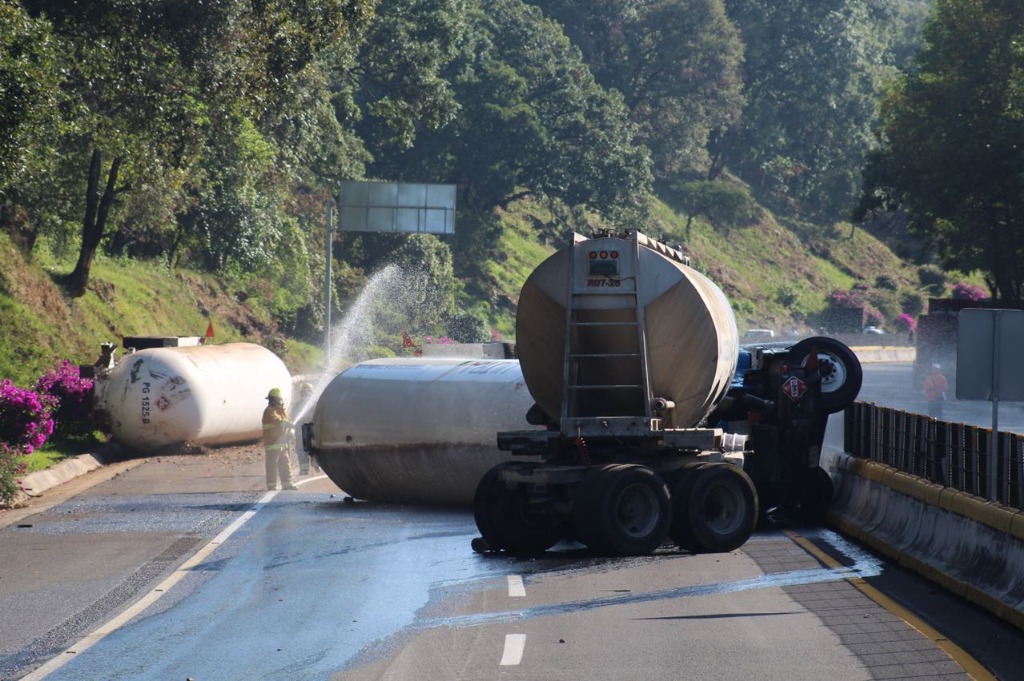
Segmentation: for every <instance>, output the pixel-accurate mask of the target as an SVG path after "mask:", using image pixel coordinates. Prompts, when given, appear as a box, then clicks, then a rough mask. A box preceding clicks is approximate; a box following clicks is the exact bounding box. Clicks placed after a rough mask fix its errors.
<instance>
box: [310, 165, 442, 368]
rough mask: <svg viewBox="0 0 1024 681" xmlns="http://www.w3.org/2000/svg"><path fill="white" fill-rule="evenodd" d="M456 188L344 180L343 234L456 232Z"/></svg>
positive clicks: (327, 288)
mask: <svg viewBox="0 0 1024 681" xmlns="http://www.w3.org/2000/svg"><path fill="white" fill-rule="evenodd" d="M455 189H456V188H455V185H453V184H417V183H410V182H363V181H347V180H346V181H343V182H342V183H341V185H340V187H339V190H338V224H337V230H338V231H339V232H405V233H426V234H454V233H455ZM333 208H334V207H333V206H332V205H330V204H328V206H327V244H326V256H325V257H326V259H327V262H326V266H325V267H324V273H325V274H324V309H325V311H324V366H325V367H330V366H332V362H331V258H332V256H333V249H332V245H333V235H334V224H333V222H334V217H333Z"/></svg>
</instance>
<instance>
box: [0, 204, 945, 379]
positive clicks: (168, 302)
mask: <svg viewBox="0 0 1024 681" xmlns="http://www.w3.org/2000/svg"><path fill="white" fill-rule="evenodd" d="M502 218H503V221H504V224H505V230H504V233H503V234H502V236H501V240H500V242H499V253H500V254H501V255H500V260H497V261H489V262H487V263H485V264H484V267H483V269H484V271H485V272H486V273H487V278H488V281H487V282H486V283H485V285H484V287H483V288H484V289H486V290H487V291H489V296H488V298H489V299H488V300H478V301H473V300H469V301H462V304H463V305H464V306H466V307H479V308H485V309H487V310H488V312H489V315H490V318H491V324H492V326H493V328H495V329H496V330H497V331H498V332H499V334H500V335H501V336H502V337H503V338H507V339H510V338H513V337H514V334H515V330H514V311H515V304H516V302H517V299H518V295H519V289H520V287H521V286H522V283H523V281H524V280H525V278H526V276H527V275H528V274H529V272H530V271H531V270H532V268H533V267H534V266H536V265H537V264H538V263H539V262H541V261H542V260H543V259H544V258H545V257H547V256H548V255H549V254H550V253H551V252H553V250H554V249H555V246H554V244H553V243H550V244H541V243H538V242H537V240H536V236H535V235H536V234H537V231H538V225H550V224H551V222H552V220H551V216H550V215H549V214H547V213H546V212H545V211H544V210H543V209H541V208H540V207H538V206H537V205H535V204H530V203H523V204H520V205H518V206H517V207H515V209H513V210H511V211H509V212H508V213H505V214H504V215H503V216H502ZM684 225H685V218H684V217H683V216H680V215H678V214H676V213H674V212H673V211H672V210H670V209H669V208H668V207H666V206H665V205H664V204H658V205H656V206H655V209H654V217H653V219H652V221H651V223H650V224H646V225H638V226H637V227H638V228H639V229H640V231H643V232H645V233H647V234H649V235H652V236H665V237H667V238H669V239H670V240H672V241H674V242H678V243H681V244H683V247H684V249H685V250H687V251H688V252H689V253H690V254H691V255H692V257H693V265H694V266H695V267H696V268H698V269H699V270H701V271H702V272H705V273H706V274H707V275H708V276H710V277H711V279H712V280H714V281H715V282H716V283H718V284H719V286H721V287H722V289H723V290H724V291H725V293H726V294H727V295H728V297H729V298H730V300H731V301H732V303H733V307H734V309H735V311H736V317H737V322H738V324H739V325H740V328H741V330H743V329H746V328H755V327H756V328H764V327H767V328H774V329H777V330H780V331H782V330H789V329H791V328H794V327H795V328H799V329H800V330H801V331H808V330H815V329H817V328H818V326H819V325H820V320H819V316H820V314H821V313H822V311H823V310H824V309H825V307H826V301H827V296H828V294H829V293H830V292H831V291H833V290H837V289H839V290H850V289H851V288H855V287H859V288H860V289H861V296H862V298H863V299H864V300H866V301H869V302H870V304H871V305H872V306H873V307H875V308H876V309H878V310H880V311H881V312H882V313H883V315H884V317H885V319H886V320H887V322H888V323H890V324H891V322H892V320H894V319H895V317H896V315H897V314H899V312H900V311H901V306H902V305H903V304H904V301H905V300H906V299H908V297H909V298H914V297H917V298H919V299H920V298H923V296H924V295H925V294H924V292H923V290H922V287H921V284H920V282H919V281H918V274H917V268H915V267H913V266H910V265H907V264H905V263H903V262H901V261H900V260H899V259H898V258H896V257H895V256H894V255H893V254H892V253H891V252H890V251H889V250H888V249H887V248H886V247H885V246H884V245H882V244H881V243H880V242H879V241H878V240H876V239H874V238H873V237H871V236H870V235H868V234H867V233H865V232H864V231H863V230H860V229H851V227H850V226H849V225H836V226H829V227H817V226H813V225H806V224H800V225H789V226H786V225H782V224H780V223H779V222H777V221H775V220H774V219H773V218H771V217H770V216H767V217H765V218H764V219H762V220H761V222H759V223H758V224H756V225H753V226H749V227H743V228H734V229H731V230H722V229H719V228H715V227H712V226H711V225H708V224H706V223H703V222H700V221H695V222H694V223H693V226H692V229H691V234H690V239H689V240H688V241H686V240H684ZM565 235H566V232H559V233H558V236H559V237H564V236H565ZM552 241H553V239H552ZM35 258H36V259H35V260H34V261H31V262H30V261H27V260H25V258H24V257H23V256H22V254H21V253H20V252H19V251H18V250H17V248H16V247H15V246H14V245H13V244H12V243H11V242H10V241H9V240H8V239H7V237H6V236H5V235H2V234H0V340H2V342H0V378H10V379H11V380H13V381H14V383H15V384H16V385H19V386H28V385H31V384H32V383H33V382H34V381H35V379H36V378H37V377H38V376H39V375H40V374H41V373H42V372H43V371H44V370H46V369H47V368H49V367H50V366H52V365H53V363H54V362H55V361H57V360H60V359H69V360H71V361H72V362H74V363H91V362H92V361H93V360H94V359H95V358H96V355H97V352H98V347H99V344H100V343H101V342H103V341H115V342H118V343H120V340H121V339H122V338H123V337H125V336H130V335H182V336H187V335H203V333H204V332H205V330H206V327H207V324H208V323H209V322H212V323H213V326H214V330H215V334H216V336H215V339H216V341H217V342H228V341H238V340H245V341H250V342H255V343H260V344H262V345H265V346H267V347H269V348H271V349H273V350H274V351H275V352H277V353H278V354H279V355H281V356H282V358H283V359H284V361H285V363H286V364H287V365H288V366H289V368H290V369H291V370H292V371H293V372H295V373H301V372H308V371H313V370H315V368H316V367H317V365H318V364H319V363H320V361H321V355H320V352H319V349H318V348H316V347H313V346H312V345H310V344H307V343H302V342H299V341H296V340H295V339H285V338H283V337H282V335H281V334H280V332H279V331H278V329H277V328H276V327H275V325H274V323H273V320H272V319H271V317H270V315H269V314H268V313H267V312H266V310H264V309H261V306H260V297H259V296H258V295H249V292H248V291H246V290H245V289H244V286H243V285H242V284H241V283H238V282H232V281H230V280H223V279H216V278H214V277H211V276H209V275H205V274H198V273H195V272H189V271H181V270H169V269H167V268H165V267H162V266H160V265H158V264H153V263H142V262H136V261H130V260H113V259H109V258H103V257H99V258H98V259H97V261H96V263H95V265H94V268H93V274H92V278H91V282H90V288H89V292H88V294H87V295H85V296H84V297H82V298H78V299H68V298H65V297H64V296H63V295H62V293H61V291H60V289H59V287H58V286H57V284H56V283H55V281H56V279H57V278H58V277H59V276H60V275H61V274H63V273H66V272H68V271H70V270H71V268H72V267H73V264H74V263H73V261H71V260H59V259H56V258H53V257H52V256H50V255H48V249H45V248H40V249H37V254H36V255H35ZM951 281H952V280H951ZM314 344H315V341H314Z"/></svg>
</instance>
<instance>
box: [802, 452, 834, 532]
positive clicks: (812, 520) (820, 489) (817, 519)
mask: <svg viewBox="0 0 1024 681" xmlns="http://www.w3.org/2000/svg"><path fill="white" fill-rule="evenodd" d="M797 484H798V485H799V487H798V488H797V490H796V502H797V507H796V509H794V513H793V515H794V517H795V519H796V520H797V521H799V522H802V523H807V524H810V525H820V524H821V523H823V522H824V521H825V514H826V513H827V512H828V509H829V506H831V505H832V495H833V493H834V490H835V488H834V487H833V485H832V477H831V476H830V475H829V474H828V471H826V470H825V469H823V468H821V467H820V466H815V467H814V468H805V469H804V470H803V471H801V473H800V475H799V476H798V479H797Z"/></svg>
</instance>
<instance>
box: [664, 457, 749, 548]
mask: <svg viewBox="0 0 1024 681" xmlns="http://www.w3.org/2000/svg"><path fill="white" fill-rule="evenodd" d="M757 514H758V509H757V491H756V490H755V489H754V483H753V482H752V481H751V480H750V476H748V475H747V474H746V473H744V472H743V470H742V469H740V468H738V467H736V466H734V465H732V464H728V463H713V464H708V465H706V466H702V467H699V468H696V469H694V470H692V471H691V472H690V473H689V474H688V475H685V476H683V477H682V478H681V479H680V480H679V481H678V483H677V485H676V487H675V489H673V490H672V527H671V530H670V531H669V536H670V537H671V538H672V541H674V542H675V543H676V544H678V545H679V546H680V547H682V548H684V549H687V550H688V551H693V552H694V553H725V552H728V551H732V550H734V549H738V548H739V547H741V546H743V544H745V543H746V541H747V540H748V539H749V538H750V535H751V534H752V533H753V532H754V528H755V527H756V526H757V517H758V516H757Z"/></svg>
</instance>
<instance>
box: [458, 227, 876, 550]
mask: <svg viewBox="0 0 1024 681" xmlns="http://www.w3.org/2000/svg"><path fill="white" fill-rule="evenodd" d="M688 262H689V261H688V259H687V258H686V257H685V256H684V255H683V254H682V253H681V252H679V251H677V250H675V249H672V248H669V247H667V246H665V245H664V244H661V243H659V242H657V241H654V240H652V239H650V238H648V237H646V236H644V235H643V234H640V233H639V232H635V231H634V232H628V233H622V234H611V233H601V234H598V235H596V236H595V237H594V238H591V239H587V238H585V237H583V236H581V235H578V234H576V235H573V237H572V242H571V244H570V245H569V246H567V247H566V248H564V249H562V250H560V251H558V252H556V253H555V254H554V255H552V256H550V257H549V258H548V259H547V260H545V261H544V262H543V263H541V264H540V265H539V266H538V267H537V268H536V269H535V270H534V271H533V272H532V273H531V274H530V276H529V277H528V278H527V280H526V282H525V284H524V286H523V289H522V293H521V296H520V301H519V309H518V314H517V320H516V341H517V350H518V355H519V362H520V365H521V369H522V374H523V378H524V380H525V383H526V386H527V388H528V389H529V392H530V395H531V396H532V398H533V399H534V401H535V404H534V405H533V406H532V407H531V408H530V409H529V411H528V414H527V417H526V418H527V421H528V423H530V424H532V425H534V426H535V428H534V429H532V430H509V431H502V432H499V433H498V435H497V440H498V447H499V449H501V450H504V451H506V452H508V453H509V455H510V457H509V458H510V460H508V461H504V462H502V463H499V464H498V465H496V466H494V467H493V468H491V469H490V470H488V471H487V472H486V473H485V474H484V476H483V478H482V479H481V480H480V482H479V484H478V486H477V488H476V492H475V495H474V501H473V507H474V517H475V519H476V524H477V527H478V529H479V530H480V533H481V535H482V536H481V538H480V539H479V540H476V541H475V542H474V548H476V549H477V550H481V551H496V550H500V551H506V552H509V553H512V554H533V553H538V552H542V551H545V550H547V549H548V548H550V547H552V546H554V545H555V544H556V543H558V542H559V541H561V540H562V539H566V538H571V539H575V540H577V541H579V542H581V543H583V544H584V545H586V546H588V547H589V548H590V549H592V550H594V551H596V552H599V553H604V554H612V555H642V554H647V553H650V552H652V551H654V550H655V549H657V548H658V547H659V546H661V545H662V544H663V543H665V541H666V539H671V541H672V542H674V543H675V544H676V545H678V546H680V547H682V548H684V549H687V550H691V551H695V552H723V551H731V550H733V549H735V548H737V547H739V546H741V545H742V544H743V543H745V542H746V541H747V539H748V538H749V537H750V534H751V533H752V532H753V530H754V528H755V526H756V524H757V522H758V520H759V518H761V517H762V515H763V514H762V511H765V512H767V511H769V510H775V509H778V510H781V511H782V512H785V513H787V514H789V515H790V516H792V517H795V518H796V519H799V520H812V521H813V520H817V519H818V518H819V517H820V516H821V514H822V513H823V512H824V509H825V508H826V507H827V505H828V503H829V502H830V500H831V496H832V486H831V480H830V478H829V476H828V474H827V473H826V472H825V471H824V470H822V469H821V468H820V467H819V465H818V459H819V454H820V450H821V445H822V440H823V437H824V432H825V424H826V421H827V417H828V415H829V414H830V413H835V412H839V411H842V410H843V409H845V407H846V406H847V405H848V404H850V403H851V402H852V401H853V400H854V399H855V398H856V396H857V393H858V391H859V389H860V384H861V368H860V364H859V363H858V361H857V359H856V357H855V355H854V354H853V353H852V352H851V351H850V350H849V348H847V347H846V346H845V345H843V344H842V343H839V342H838V341H836V340H834V339H831V338H825V337H816V338H807V339H804V340H802V341H800V342H797V343H795V344H794V343H784V342H783V343H779V342H766V343H760V344H756V345H747V346H743V347H741V346H740V345H739V343H738V333H737V329H736V323H735V319H734V317H733V313H732V310H731V308H730V306H729V303H728V301H727V300H726V297H725V295H724V294H723V293H722V291H721V290H720V289H719V288H718V287H717V286H716V285H715V284H714V283H712V282H711V281H710V280H709V279H708V278H707V277H705V276H704V275H702V274H701V273H699V272H697V271H696V270H695V269H693V268H691V267H689V266H688ZM536 426H540V427H539V428H538V427H536Z"/></svg>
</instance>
